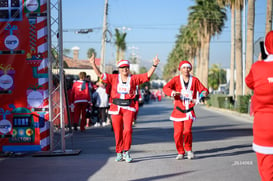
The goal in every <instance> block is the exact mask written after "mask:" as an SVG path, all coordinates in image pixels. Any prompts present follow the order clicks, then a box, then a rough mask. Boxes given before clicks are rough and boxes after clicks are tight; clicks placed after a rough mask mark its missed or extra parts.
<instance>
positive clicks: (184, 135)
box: [173, 120, 192, 155]
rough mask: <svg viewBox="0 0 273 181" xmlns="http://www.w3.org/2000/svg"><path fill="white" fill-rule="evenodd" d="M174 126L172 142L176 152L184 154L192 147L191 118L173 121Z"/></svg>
mask: <svg viewBox="0 0 273 181" xmlns="http://www.w3.org/2000/svg"><path fill="white" fill-rule="evenodd" d="M173 126H174V134H173V137H174V142H175V145H176V149H177V152H178V154H183V155H184V154H185V150H186V151H191V149H192V131H191V127H192V120H186V121H173Z"/></svg>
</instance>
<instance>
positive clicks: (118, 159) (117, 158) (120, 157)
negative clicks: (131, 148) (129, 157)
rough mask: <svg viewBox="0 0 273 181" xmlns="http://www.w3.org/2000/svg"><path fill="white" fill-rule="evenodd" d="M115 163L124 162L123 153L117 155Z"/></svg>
mask: <svg viewBox="0 0 273 181" xmlns="http://www.w3.org/2000/svg"><path fill="white" fill-rule="evenodd" d="M115 161H116V162H120V161H123V157H122V154H121V153H117V157H116V159H115Z"/></svg>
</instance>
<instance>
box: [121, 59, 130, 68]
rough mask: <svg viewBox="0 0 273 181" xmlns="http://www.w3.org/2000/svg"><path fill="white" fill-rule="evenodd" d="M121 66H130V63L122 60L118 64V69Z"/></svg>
mask: <svg viewBox="0 0 273 181" xmlns="http://www.w3.org/2000/svg"><path fill="white" fill-rule="evenodd" d="M121 65H126V66H129V65H130V63H129V61H128V60H121V61H119V62H118V67H120V66H121Z"/></svg>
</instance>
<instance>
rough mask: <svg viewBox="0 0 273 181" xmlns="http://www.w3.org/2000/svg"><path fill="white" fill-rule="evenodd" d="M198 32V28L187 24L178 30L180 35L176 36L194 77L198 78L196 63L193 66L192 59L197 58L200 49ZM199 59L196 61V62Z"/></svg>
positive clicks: (195, 25)
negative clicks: (190, 65)
mask: <svg viewBox="0 0 273 181" xmlns="http://www.w3.org/2000/svg"><path fill="white" fill-rule="evenodd" d="M198 31H199V26H198V25H197V24H188V25H187V26H183V27H181V29H180V33H181V34H180V35H179V36H178V39H181V46H182V49H183V50H184V52H185V56H186V57H187V60H188V61H189V62H190V63H191V64H192V67H193V71H192V73H194V70H195V75H197V76H198V77H199V74H198V71H197V69H198V63H197V65H195V61H194V58H196V57H199V56H197V52H199V51H198V49H200V41H199V39H198ZM198 60H199V59H197V62H199V61H198Z"/></svg>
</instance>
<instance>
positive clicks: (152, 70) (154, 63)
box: [147, 56, 160, 78]
mask: <svg viewBox="0 0 273 181" xmlns="http://www.w3.org/2000/svg"><path fill="white" fill-rule="evenodd" d="M159 62H160V60H159V59H158V57H157V56H156V57H155V58H154V59H153V65H152V67H151V68H150V70H149V71H148V72H147V73H148V78H150V77H151V76H152V75H153V73H154V71H155V69H156V67H157V65H158V64H159Z"/></svg>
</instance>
